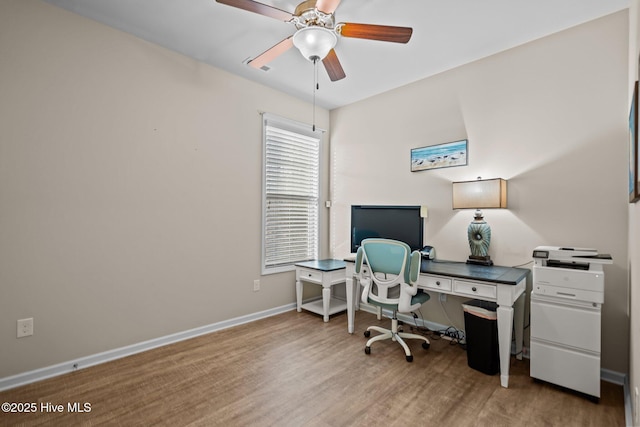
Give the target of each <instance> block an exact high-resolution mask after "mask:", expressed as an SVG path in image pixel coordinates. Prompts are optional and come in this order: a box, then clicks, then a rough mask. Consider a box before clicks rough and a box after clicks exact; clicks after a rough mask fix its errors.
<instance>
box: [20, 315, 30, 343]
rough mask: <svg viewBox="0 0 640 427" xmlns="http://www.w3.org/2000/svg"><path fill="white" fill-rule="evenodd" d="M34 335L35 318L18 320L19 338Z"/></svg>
mask: <svg viewBox="0 0 640 427" xmlns="http://www.w3.org/2000/svg"><path fill="white" fill-rule="evenodd" d="M31 335H33V317H30V318H28V319H19V320H18V330H17V338H23V337H29V336H31Z"/></svg>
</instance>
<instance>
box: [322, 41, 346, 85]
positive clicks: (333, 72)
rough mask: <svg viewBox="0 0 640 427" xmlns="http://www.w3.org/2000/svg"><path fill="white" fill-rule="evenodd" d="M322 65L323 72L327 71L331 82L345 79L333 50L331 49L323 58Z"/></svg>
mask: <svg viewBox="0 0 640 427" xmlns="http://www.w3.org/2000/svg"><path fill="white" fill-rule="evenodd" d="M322 64H323V65H324V68H325V70H327V74H329V78H330V79H331V81H332V82H335V81H337V80H342V79H344V78H345V77H347V75H346V74H345V73H344V70H343V69H342V65H341V64H340V61H339V60H338V55H336V51H335V50H334V49H331V50H330V51H329V53H328V54H327V56H325V57H324V59H323V60H322Z"/></svg>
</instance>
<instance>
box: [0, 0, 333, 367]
mask: <svg viewBox="0 0 640 427" xmlns="http://www.w3.org/2000/svg"><path fill="white" fill-rule="evenodd" d="M0 58H1V59H0V76H1V78H0V378H2V377H5V376H9V375H13V374H17V373H22V372H25V371H29V370H33V369H36V368H40V367H44V366H49V365H52V364H56V363H60V362H63V361H69V360H72V359H73V358H78V357H82V356H87V355H91V354H95V353H98V352H102V351H106V350H110V349H114V348H118V347H122V346H125V345H129V344H133V343H138V342H141V341H144V340H149V339H152V338H156V337H160V336H164V335H167V334H171V333H175V332H180V331H185V330H188V329H191V328H195V327H198V326H203V325H208V324H212V323H215V322H218V321H222V320H227V319H230V318H233V317H237V316H241V315H245V314H250V313H256V312H259V311H262V310H266V309H270V308H273V307H279V306H282V305H285V304H291V303H293V302H294V301H295V292H294V288H295V287H294V275H293V273H286V274H277V275H271V276H265V277H262V278H261V277H260V245H261V214H260V212H261V200H262V193H261V173H262V145H261V144H262V142H261V138H262V129H261V120H260V115H259V114H258V111H259V110H260V111H268V112H271V113H274V114H278V115H281V116H284V117H288V118H291V119H294V120H299V121H304V122H309V121H310V120H311V117H312V106H311V105H310V104H308V103H305V102H302V101H299V100H297V99H294V98H292V97H289V96H286V95H284V94H282V93H280V92H276V91H273V90H271V89H268V88H266V87H264V86H260V85H257V84H254V83H252V82H249V81H247V80H244V79H240V78H238V77H235V76H233V75H230V74H228V73H226V72H223V71H220V70H218V69H215V68H212V67H209V66H207V65H204V64H202V63H199V62H197V61H195V60H191V59H188V58H186V57H184V56H182V55H179V54H177V53H174V52H171V51H168V50H165V49H162V48H160V47H158V46H155V45H152V44H149V43H146V42H144V41H142V40H139V39H136V38H134V37H131V36H129V35H127V34H124V33H121V32H118V31H116V30H114V29H111V28H108V27H105V26H103V25H100V24H97V23H95V22H93V21H90V20H87V19H84V18H82V17H79V16H78V15H75V14H72V13H69V12H67V11H64V10H62V9H59V8H56V7H53V6H50V5H48V4H45V3H42V2H40V1H36V0H3V1H2V2H0ZM316 118H317V123H318V125H319V127H322V128H325V129H327V128H328V127H329V112H328V111H326V110H323V109H318V112H317V116H316ZM328 150H329V148H328V144H325V155H326V154H328ZM325 165H327V168H328V162H325ZM325 175H326V174H325ZM324 188H325V192H326V191H328V190H327V189H328V181H327V182H325V184H324ZM323 215H324V216H325V217H327V216H328V215H326V214H324V211H323ZM323 229H325V230H326V229H327V227H326V219H325V223H324V225H323ZM323 237H324V240H325V243H324V245H325V249H324V252H325V253H326V252H327V249H326V240H328V233H325V235H324V236H323ZM259 278H261V280H262V290H261V291H260V292H257V293H254V292H253V280H254V279H259ZM26 317H33V318H34V320H35V334H34V335H33V336H32V337H29V338H24V339H16V320H17V319H22V318H26Z"/></svg>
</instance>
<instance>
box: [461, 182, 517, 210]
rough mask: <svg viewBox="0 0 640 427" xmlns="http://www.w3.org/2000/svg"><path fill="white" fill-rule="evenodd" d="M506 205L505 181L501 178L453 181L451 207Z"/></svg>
mask: <svg viewBox="0 0 640 427" xmlns="http://www.w3.org/2000/svg"><path fill="white" fill-rule="evenodd" d="M506 207H507V181H506V180H504V179H502V178H496V179H482V180H477V181H463V182H454V183H453V209H492V208H506Z"/></svg>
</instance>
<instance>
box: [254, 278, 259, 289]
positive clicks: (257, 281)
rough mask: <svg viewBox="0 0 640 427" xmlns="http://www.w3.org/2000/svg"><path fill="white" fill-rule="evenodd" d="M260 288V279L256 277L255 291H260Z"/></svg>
mask: <svg viewBox="0 0 640 427" xmlns="http://www.w3.org/2000/svg"><path fill="white" fill-rule="evenodd" d="M259 290H260V280H258V279H256V280H254V281H253V292H258V291H259Z"/></svg>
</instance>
